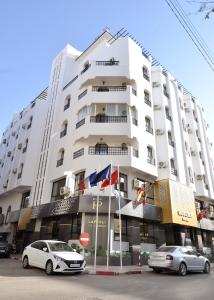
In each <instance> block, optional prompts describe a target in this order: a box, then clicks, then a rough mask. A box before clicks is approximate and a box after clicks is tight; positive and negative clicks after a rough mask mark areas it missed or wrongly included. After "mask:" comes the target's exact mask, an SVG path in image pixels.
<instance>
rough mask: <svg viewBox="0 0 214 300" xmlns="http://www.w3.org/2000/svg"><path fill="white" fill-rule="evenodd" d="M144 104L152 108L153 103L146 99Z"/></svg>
mask: <svg viewBox="0 0 214 300" xmlns="http://www.w3.org/2000/svg"><path fill="white" fill-rule="evenodd" d="M144 102H145V103H146V104H147V105H149V106H152V102H151V101H150V100H149V98H146V97H145V98H144Z"/></svg>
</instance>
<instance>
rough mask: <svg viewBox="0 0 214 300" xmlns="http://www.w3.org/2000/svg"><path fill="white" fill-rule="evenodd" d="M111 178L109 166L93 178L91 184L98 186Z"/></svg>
mask: <svg viewBox="0 0 214 300" xmlns="http://www.w3.org/2000/svg"><path fill="white" fill-rule="evenodd" d="M110 176H111V165H108V166H107V167H106V168H105V169H103V170H102V171H100V172H99V173H97V174H96V175H95V176H94V177H93V179H92V181H91V184H93V185H97V183H98V182H100V181H103V180H104V179H109V178H110Z"/></svg>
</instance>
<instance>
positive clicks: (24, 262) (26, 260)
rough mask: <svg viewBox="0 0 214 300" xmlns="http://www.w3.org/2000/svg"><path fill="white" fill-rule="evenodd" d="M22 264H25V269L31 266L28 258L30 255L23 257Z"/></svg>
mask: <svg viewBox="0 0 214 300" xmlns="http://www.w3.org/2000/svg"><path fill="white" fill-rule="evenodd" d="M22 266H23V268H24V269H28V268H29V260H28V257H27V256H25V257H24V258H23V261H22Z"/></svg>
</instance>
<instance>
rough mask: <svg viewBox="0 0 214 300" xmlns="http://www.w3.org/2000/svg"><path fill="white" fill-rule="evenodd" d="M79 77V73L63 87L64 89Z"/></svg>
mask: <svg viewBox="0 0 214 300" xmlns="http://www.w3.org/2000/svg"><path fill="white" fill-rule="evenodd" d="M77 78H78V75H77V76H75V77H74V78H73V79H71V81H69V82H68V83H67V84H66V85H65V86H64V88H63V91H64V90H65V89H66V88H67V87H68V86H69V85H71V84H72V83H73V82H74V81H75V80H76V79H77Z"/></svg>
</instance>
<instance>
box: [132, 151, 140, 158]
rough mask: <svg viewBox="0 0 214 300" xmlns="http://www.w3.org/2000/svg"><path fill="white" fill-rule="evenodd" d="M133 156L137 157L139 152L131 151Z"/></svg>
mask: <svg viewBox="0 0 214 300" xmlns="http://www.w3.org/2000/svg"><path fill="white" fill-rule="evenodd" d="M133 156H134V157H139V151H138V150H137V149H133Z"/></svg>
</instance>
